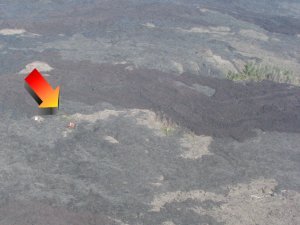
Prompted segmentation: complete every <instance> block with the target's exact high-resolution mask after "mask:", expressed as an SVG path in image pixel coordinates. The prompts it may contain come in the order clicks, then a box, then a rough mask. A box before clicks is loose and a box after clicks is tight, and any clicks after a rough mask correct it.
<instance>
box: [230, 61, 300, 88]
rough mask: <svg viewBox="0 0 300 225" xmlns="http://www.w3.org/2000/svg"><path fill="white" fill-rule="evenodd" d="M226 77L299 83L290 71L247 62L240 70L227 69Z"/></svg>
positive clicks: (237, 79)
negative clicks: (236, 71)
mask: <svg viewBox="0 0 300 225" xmlns="http://www.w3.org/2000/svg"><path fill="white" fill-rule="evenodd" d="M227 79H230V80H233V81H256V82H258V81H263V80H270V81H274V82H277V83H288V84H294V85H299V84H300V82H299V78H298V77H296V76H295V75H294V74H293V72H292V71H290V70H287V69H283V68H279V67H276V66H268V65H261V64H255V63H247V64H246V65H245V66H244V69H243V70H242V71H241V72H238V73H235V72H232V71H229V72H228V74H227Z"/></svg>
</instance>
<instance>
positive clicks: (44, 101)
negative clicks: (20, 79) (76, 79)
mask: <svg viewBox="0 0 300 225" xmlns="http://www.w3.org/2000/svg"><path fill="white" fill-rule="evenodd" d="M25 82H26V83H27V85H28V86H29V87H30V89H31V90H32V91H33V93H31V94H34V95H36V96H37V97H38V99H37V98H35V96H33V97H34V98H35V99H36V100H37V102H38V103H39V108H58V106H59V90H60V88H59V87H57V88H56V89H55V90H53V89H52V87H51V85H50V84H49V83H48V82H47V81H46V80H45V78H44V77H43V75H42V74H41V73H40V72H39V71H38V70H37V69H34V70H33V71H32V72H31V73H30V74H29V75H28V76H27V77H26V78H25ZM31 90H29V92H31Z"/></svg>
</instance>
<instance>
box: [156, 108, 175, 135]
mask: <svg viewBox="0 0 300 225" xmlns="http://www.w3.org/2000/svg"><path fill="white" fill-rule="evenodd" d="M155 115H156V120H157V121H159V122H160V123H161V124H162V125H161V131H162V132H163V133H164V134H165V135H166V136H169V135H171V134H172V133H174V132H175V130H176V127H177V124H176V123H174V122H173V121H172V120H171V119H170V118H169V117H168V116H166V114H164V113H162V112H156V113H155Z"/></svg>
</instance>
